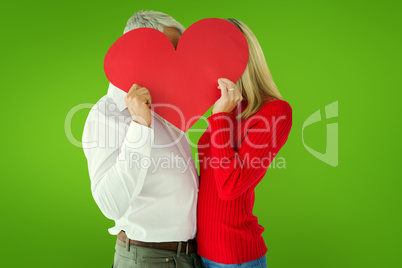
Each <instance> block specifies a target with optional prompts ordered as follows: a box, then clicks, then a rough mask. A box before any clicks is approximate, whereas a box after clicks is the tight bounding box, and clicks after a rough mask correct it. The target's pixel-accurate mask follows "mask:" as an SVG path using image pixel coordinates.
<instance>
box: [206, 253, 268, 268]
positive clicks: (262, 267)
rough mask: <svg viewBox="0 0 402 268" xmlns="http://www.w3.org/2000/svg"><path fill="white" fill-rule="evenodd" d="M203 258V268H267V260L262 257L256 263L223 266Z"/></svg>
mask: <svg viewBox="0 0 402 268" xmlns="http://www.w3.org/2000/svg"><path fill="white" fill-rule="evenodd" d="M200 257H201V266H202V267H203V268H236V267H237V268H238V267H241V268H267V258H266V257H265V255H264V256H262V257H261V258H259V259H256V260H254V261H249V262H243V263H237V264H223V263H217V262H213V261H210V260H208V259H205V258H204V257H202V256H200Z"/></svg>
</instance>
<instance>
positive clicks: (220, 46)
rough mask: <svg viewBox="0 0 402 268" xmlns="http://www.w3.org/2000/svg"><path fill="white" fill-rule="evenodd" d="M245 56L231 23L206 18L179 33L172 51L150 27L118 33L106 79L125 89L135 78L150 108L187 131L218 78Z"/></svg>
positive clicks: (230, 75) (237, 72)
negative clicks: (148, 95)
mask: <svg viewBox="0 0 402 268" xmlns="http://www.w3.org/2000/svg"><path fill="white" fill-rule="evenodd" d="M248 57H249V51H248V44H247V40H246V38H245V37H244V35H243V33H242V32H241V31H240V30H239V29H238V28H237V27H236V26H235V25H233V24H232V23H231V22H229V21H227V20H224V19H218V18H206V19H202V20H200V21H197V22H195V23H194V24H192V25H191V26H190V27H189V28H188V29H186V30H185V31H184V33H183V34H182V35H181V37H180V39H179V41H178V44H177V48H176V50H175V48H174V46H173V44H172V43H171V41H170V40H169V38H168V37H167V36H166V35H165V34H163V33H162V32H160V31H158V30H156V29H153V28H137V29H134V30H131V31H129V32H127V33H125V34H123V35H122V36H121V37H120V38H119V39H117V40H116V42H114V43H113V45H112V46H111V47H110V49H109V50H108V52H107V53H106V56H105V60H104V70H105V74H106V77H107V79H108V80H109V81H110V83H112V84H113V85H114V86H116V87H117V88H120V89H121V90H123V91H125V92H128V91H129V90H130V88H131V86H132V85H133V84H134V83H135V84H138V85H140V86H142V87H146V88H147V89H148V90H149V91H150V93H151V96H152V105H151V109H152V110H153V111H154V112H156V113H157V114H159V115H160V116H162V117H163V118H164V119H166V120H167V121H169V122H170V123H172V124H173V125H175V126H176V127H177V128H179V129H181V130H182V131H184V132H185V131H187V130H188V129H189V128H190V127H191V126H192V125H193V124H194V123H195V122H196V121H197V120H198V119H199V118H200V117H201V116H202V115H203V114H204V113H205V112H206V111H207V110H208V109H209V108H210V107H211V106H212V105H213V104H214V103H215V101H216V100H217V99H218V98H219V97H220V95H221V93H220V90H219V89H217V86H218V82H217V80H218V79H219V78H221V77H222V78H227V79H229V80H231V81H233V82H236V81H237V80H238V79H239V78H240V77H241V75H242V74H243V72H244V70H245V68H246V66H247V62H248Z"/></svg>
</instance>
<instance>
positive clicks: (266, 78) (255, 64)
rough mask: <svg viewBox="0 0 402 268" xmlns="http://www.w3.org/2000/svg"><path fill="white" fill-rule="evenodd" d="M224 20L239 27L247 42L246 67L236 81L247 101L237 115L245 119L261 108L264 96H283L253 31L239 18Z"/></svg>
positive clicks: (276, 97)
mask: <svg viewBox="0 0 402 268" xmlns="http://www.w3.org/2000/svg"><path fill="white" fill-rule="evenodd" d="M226 20H227V21H230V22H231V23H233V24H234V25H236V26H237V28H239V29H240V31H241V32H242V33H243V34H244V36H245V37H246V40H247V43H248V49H249V59H248V63H247V67H246V69H245V71H244V73H243V75H242V76H241V77H240V78H239V80H237V82H236V85H237V87H238V88H239V90H240V92H241V93H242V95H243V98H244V99H245V100H247V102H248V105H247V108H246V109H244V111H243V112H242V113H241V114H240V115H239V116H238V117H241V118H243V119H246V118H248V117H250V116H252V115H253V114H254V113H256V112H257V111H258V110H259V109H261V107H262V105H263V104H264V99H265V98H269V97H271V98H274V99H279V100H283V98H282V96H281V94H280V93H279V91H278V88H277V87H276V85H275V83H274V80H273V79H272V75H271V72H270V71H269V69H268V65H267V63H266V61H265V57H264V53H263V51H262V49H261V46H260V44H259V43H258V40H257V38H256V37H255V35H254V34H253V32H252V31H251V30H250V28H248V26H247V25H246V24H244V23H243V22H241V21H239V20H236V19H231V18H229V19H226Z"/></svg>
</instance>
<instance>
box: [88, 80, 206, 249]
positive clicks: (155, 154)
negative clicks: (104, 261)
mask: <svg viewBox="0 0 402 268" xmlns="http://www.w3.org/2000/svg"><path fill="white" fill-rule="evenodd" d="M126 94H127V93H126V92H124V91H122V90H120V89H119V88H117V87H115V86H113V85H112V84H110V85H109V89H108V93H107V95H105V96H103V97H102V98H101V99H100V100H99V101H98V102H97V103H96V104H95V105H94V107H93V108H92V109H91V111H90V112H89V115H88V118H87V120H86V122H85V127H84V132H83V136H82V143H83V148H84V154H85V156H86V158H87V160H88V170H89V177H90V179H91V190H92V195H93V197H94V199H95V202H96V204H97V205H98V206H99V208H100V210H101V211H102V213H103V214H104V215H105V216H106V217H107V218H109V219H113V220H114V221H115V226H114V227H113V228H110V229H109V233H110V234H113V235H116V234H118V233H119V232H120V231H121V230H124V231H125V232H126V234H127V236H128V237H129V238H130V239H134V240H139V241H144V242H167V241H187V240H189V239H192V238H194V237H195V235H196V222H197V221H196V208H197V197H198V186H199V181H198V173H197V170H196V167H195V164H194V161H193V158H192V156H191V147H190V144H189V142H188V140H187V137H186V135H185V133H183V132H182V131H181V130H179V129H178V128H176V127H175V126H173V125H172V124H170V123H169V122H167V121H166V120H164V119H163V118H162V117H161V116H159V115H158V114H156V113H154V112H153V111H152V110H151V113H152V123H151V127H146V126H143V125H141V124H138V123H136V122H134V121H132V119H131V116H130V113H129V111H128V109H127V106H126V103H125V101H124V97H125V95H126Z"/></svg>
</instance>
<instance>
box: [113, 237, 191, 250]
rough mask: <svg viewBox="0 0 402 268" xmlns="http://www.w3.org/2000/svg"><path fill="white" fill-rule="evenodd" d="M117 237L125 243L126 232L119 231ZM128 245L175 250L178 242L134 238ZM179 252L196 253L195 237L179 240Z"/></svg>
mask: <svg viewBox="0 0 402 268" xmlns="http://www.w3.org/2000/svg"><path fill="white" fill-rule="evenodd" d="M117 238H118V239H119V240H121V241H123V242H124V243H126V240H127V236H126V232H124V231H121V232H120V233H119V234H118V235H117ZM130 245H134V246H138V247H146V248H155V249H164V250H170V251H177V248H178V246H179V242H160V243H154V242H142V241H136V240H132V239H130ZM181 252H186V254H188V253H196V252H197V243H196V242H195V239H191V240H188V241H187V242H181Z"/></svg>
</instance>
